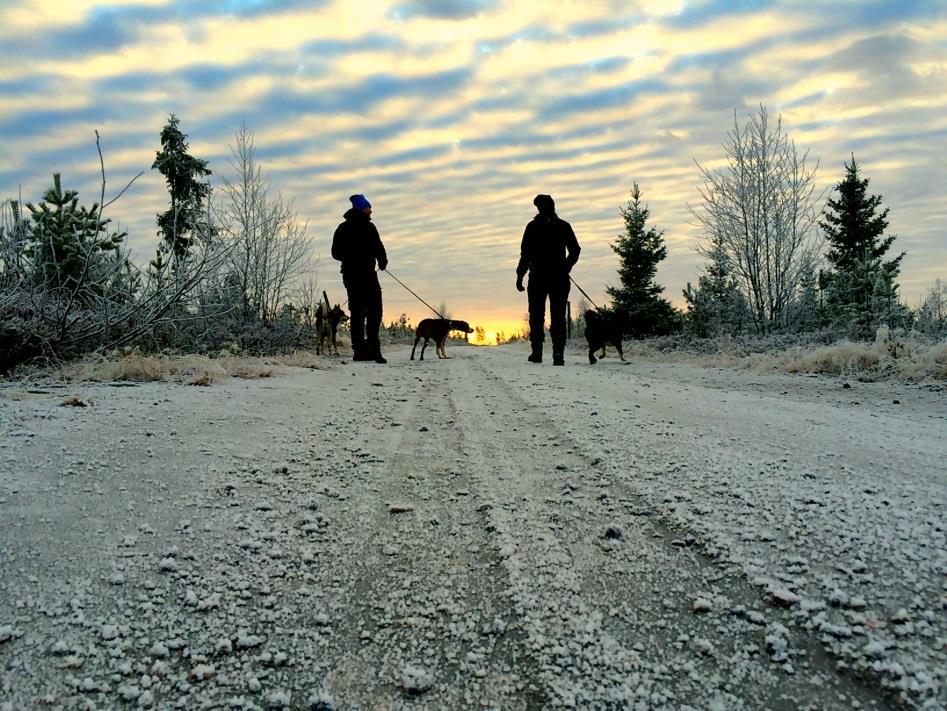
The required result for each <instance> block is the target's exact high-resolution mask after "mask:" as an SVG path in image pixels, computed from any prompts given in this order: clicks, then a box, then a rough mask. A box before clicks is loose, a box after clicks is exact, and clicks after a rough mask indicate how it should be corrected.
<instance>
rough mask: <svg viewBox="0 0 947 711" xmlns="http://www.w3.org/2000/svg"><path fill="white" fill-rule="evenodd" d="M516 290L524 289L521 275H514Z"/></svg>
mask: <svg viewBox="0 0 947 711" xmlns="http://www.w3.org/2000/svg"><path fill="white" fill-rule="evenodd" d="M516 290H517V291H526V287H525V286H523V277H516Z"/></svg>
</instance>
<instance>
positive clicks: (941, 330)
mask: <svg viewBox="0 0 947 711" xmlns="http://www.w3.org/2000/svg"><path fill="white" fill-rule="evenodd" d="M915 328H916V329H917V330H918V331H920V332H921V333H927V334H930V335H934V336H944V335H947V283H945V282H943V281H942V280H940V279H938V280H937V281H935V282H934V283H933V285H931V288H930V289H929V290H928V292H927V295H926V296H925V297H924V301H922V302H921V305H920V306H919V307H918V309H917V312H916V313H915Z"/></svg>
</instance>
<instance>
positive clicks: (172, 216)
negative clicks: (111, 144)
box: [151, 114, 214, 263]
mask: <svg viewBox="0 0 947 711" xmlns="http://www.w3.org/2000/svg"><path fill="white" fill-rule="evenodd" d="M178 123H179V120H178V117H177V116H175V115H174V114H171V116H170V118H169V119H168V123H167V125H166V126H165V127H164V128H163V129H161V150H160V151H158V152H157V153H156V155H155V162H154V163H153V164H152V166H151V167H152V168H153V169H157V170H158V171H159V172H160V173H161V174H162V175H163V176H164V177H165V181H166V182H167V184H168V192H169V193H170V195H171V207H170V208H168V209H167V210H165V211H164V212H162V213H161V214H160V215H158V220H157V221H158V229H159V232H158V234H159V235H160V236H161V237H162V238H163V239H164V241H165V244H166V245H167V249H168V251H170V252H171V254H172V258H173V260H174V262H175V263H177V262H180V261H183V260H184V259H186V258H187V256H188V254H189V253H190V250H191V246H192V245H193V244H194V241H195V239H196V238H197V237H198V236H204V237H205V238H209V237H211V236H213V234H214V230H213V228H212V227H211V226H210V225H209V224H208V222H207V218H206V214H205V204H206V201H207V200H208V199H209V197H210V183H208V182H206V181H204V180H202V178H206V177H207V176H209V175H211V170H210V168H208V167H207V161H205V160H201V159H200V158H195V157H193V156H191V155H190V154H188V152H187V149H188V144H187V136H186V135H185V134H184V133H182V132H181V130H180V129H179V128H178ZM158 259H159V260H160V259H161V257H160V255H159V257H158Z"/></svg>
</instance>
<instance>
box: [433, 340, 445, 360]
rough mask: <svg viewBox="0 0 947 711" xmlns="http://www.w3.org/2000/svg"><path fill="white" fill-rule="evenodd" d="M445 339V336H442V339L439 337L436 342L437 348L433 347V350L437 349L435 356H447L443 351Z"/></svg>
mask: <svg viewBox="0 0 947 711" xmlns="http://www.w3.org/2000/svg"><path fill="white" fill-rule="evenodd" d="M446 340H447V338H443V339H441V340H440V341H438V342H437V348H435V351H437V357H438V358H446V357H447V354H446V353H445V352H444V341H446Z"/></svg>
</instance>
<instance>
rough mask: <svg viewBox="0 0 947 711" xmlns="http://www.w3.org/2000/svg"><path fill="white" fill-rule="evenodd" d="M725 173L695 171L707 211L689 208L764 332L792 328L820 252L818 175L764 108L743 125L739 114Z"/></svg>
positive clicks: (729, 141) (722, 170)
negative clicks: (723, 258)
mask: <svg viewBox="0 0 947 711" xmlns="http://www.w3.org/2000/svg"><path fill="white" fill-rule="evenodd" d="M723 149H724V153H725V155H726V166H725V167H722V168H717V169H710V168H707V167H704V166H702V165H701V164H700V163H697V167H698V169H699V170H700V174H701V177H702V179H703V181H704V183H703V185H702V186H701V188H700V196H701V204H700V205H699V206H697V207H694V206H689V209H690V211H691V214H692V215H693V216H694V218H695V219H696V220H697V222H698V224H699V225H701V226H702V227H703V228H704V230H705V239H706V242H707V253H709V252H710V250H712V249H713V248H714V245H718V244H719V245H721V246H722V248H723V249H724V250H725V251H726V254H727V256H728V258H729V259H730V263H731V264H732V266H733V269H734V273H735V275H736V278H737V281H738V283H739V284H740V288H741V291H743V293H744V296H745V297H746V299H747V301H748V302H749V305H750V310H751V316H752V319H753V323H754V325H755V327H756V329H757V330H758V331H761V332H765V331H769V330H772V329H778V328H784V327H786V326H789V325H791V324H792V321H793V319H794V318H795V310H794V309H792V308H790V307H791V305H792V304H793V302H794V300H795V298H796V296H797V293H798V291H799V288H800V284H801V282H802V279H803V277H804V275H805V274H807V273H811V271H812V269H813V267H814V265H815V262H816V259H817V258H818V254H819V249H820V238H819V234H818V230H817V229H816V228H817V220H818V210H817V209H816V202H818V201H820V200H821V197H822V196H821V195H818V196H817V195H816V194H815V175H816V170H817V168H818V165H815V166H810V165H809V163H808V151H800V150H799V149H798V148H797V147H796V144H795V142H793V141H792V140H791V139H790V138H789V135H788V134H787V133H786V132H785V130H784V129H783V125H782V119H781V118H779V119H777V120H776V122H775V123H773V122H771V121H770V118H769V114H768V112H767V111H766V107H764V106H760V110H759V112H758V113H756V114H753V115H750V116H749V117H747V120H746V122H745V123H743V124H741V123H740V121H739V120H738V118H737V115H736V113H734V117H733V128H732V129H731V130H730V131H729V132H728V133H727V138H726V140H725V141H724V143H723Z"/></svg>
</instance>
